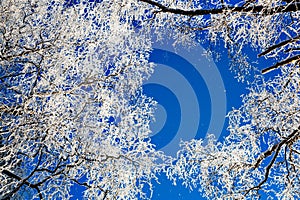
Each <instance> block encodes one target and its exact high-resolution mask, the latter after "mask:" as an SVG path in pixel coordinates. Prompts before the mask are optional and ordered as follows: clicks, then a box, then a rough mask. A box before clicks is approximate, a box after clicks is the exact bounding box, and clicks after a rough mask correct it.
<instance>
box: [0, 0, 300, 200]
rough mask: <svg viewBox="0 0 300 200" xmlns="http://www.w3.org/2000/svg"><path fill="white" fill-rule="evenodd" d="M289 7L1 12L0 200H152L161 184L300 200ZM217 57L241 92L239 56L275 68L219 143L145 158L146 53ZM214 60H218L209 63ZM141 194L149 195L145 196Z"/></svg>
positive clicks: (135, 6)
mask: <svg viewBox="0 0 300 200" xmlns="http://www.w3.org/2000/svg"><path fill="white" fill-rule="evenodd" d="M299 8H300V2H299V1H298V0H285V1H283V0H258V1H252V0H245V1H230V0H227V1H226V0H209V1H194V0H191V1H185V0H172V1H170V0H161V1H156V0H125V1H105V0H103V1H98V0H94V1H71V0H66V1H65V0H5V1H1V0H0V11H1V12H0V13H1V14H0V16H1V17H0V91H1V93H0V108H1V109H0V116H1V118H0V156H1V160H0V198H1V199H10V198H15V199H18V198H22V197H21V196H22V192H23V191H26V193H28V195H30V196H31V197H36V198H40V199H44V198H45V199H52V198H55V199H56V198H60V199H69V198H70V195H71V193H70V188H71V186H72V185H77V186H81V187H84V188H85V192H84V196H85V197H86V198H88V199H94V198H95V199H135V198H151V192H147V191H145V190H147V189H149V190H150V191H151V189H152V184H151V180H155V179H156V174H157V172H163V173H166V174H167V175H168V177H169V178H170V179H171V180H173V181H174V182H175V181H176V180H177V179H178V178H179V179H182V180H183V183H184V184H185V185H186V186H188V187H190V188H191V189H192V188H194V187H199V188H200V190H201V192H202V194H203V195H204V196H205V197H208V198H221V199H224V198H229V199H230V198H258V197H259V196H260V195H261V194H263V193H266V194H272V193H273V194H272V195H273V196H276V197H278V198H282V199H293V198H300V194H299V187H300V184H299V178H300V177H299V174H300V173H299V166H300V164H299V156H300V149H299V145H300V144H299V137H300V134H299V128H300V127H299V120H300V110H299V109H300V101H299V100H300V96H299V94H300V93H299V87H300V86H299V83H300V77H299V75H300V72H299V62H300V54H299V51H300V36H299V32H300V31H299V29H300V24H299V23H300V12H299ZM163 37H172V38H175V43H174V45H176V44H178V43H180V44H184V45H187V46H189V45H193V43H197V42H200V43H201V42H205V41H206V42H208V43H209V44H210V46H209V47H208V48H209V50H210V51H211V52H213V54H214V55H217V54H218V52H216V50H215V49H217V48H215V47H217V46H218V45H223V46H224V47H225V48H227V49H228V54H229V56H230V57H231V60H232V66H231V68H232V70H233V71H235V72H236V75H237V77H238V78H239V79H241V80H243V79H244V77H245V75H247V74H249V73H250V72H251V71H253V70H255V69H254V68H253V67H252V66H251V63H250V60H249V59H248V57H247V54H246V51H245V49H247V48H249V47H250V48H252V49H253V50H254V51H257V52H258V57H264V58H265V59H268V60H270V61H271V62H272V63H273V64H272V65H270V66H262V68H263V70H262V72H263V73H268V72H269V71H271V70H274V69H279V70H278V71H279V73H278V76H275V77H273V78H272V79H271V80H265V79H264V78H263V76H261V75H258V76H256V77H254V78H255V81H254V83H253V84H251V85H250V90H249V93H248V94H245V95H244V97H243V105H242V107H241V108H239V109H234V110H233V111H231V112H230V113H229V114H228V117H229V119H230V122H229V126H228V130H229V135H228V137H226V138H225V139H224V141H223V142H218V141H215V139H214V138H213V136H209V138H208V142H207V144H205V143H204V142H203V141H202V140H192V141H186V142H183V143H182V150H180V151H179V152H178V156H177V158H169V157H167V156H165V155H164V154H163V152H160V151H157V150H155V147H154V145H153V144H151V141H150V139H149V136H150V133H151V131H150V128H149V123H150V121H151V120H152V118H153V110H154V108H155V105H156V102H155V101H153V100H152V99H151V98H150V97H147V96H145V95H144V94H143V91H142V89H141V85H142V83H143V81H144V80H146V79H147V78H148V77H149V76H150V75H151V73H152V72H153V70H154V66H153V64H152V63H149V61H148V58H149V53H150V52H151V49H152V46H151V45H152V41H153V40H154V39H155V40H161V39H162V38H163ZM216 57H217V56H216ZM149 194H150V195H149Z"/></svg>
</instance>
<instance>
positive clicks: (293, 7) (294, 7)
mask: <svg viewBox="0 0 300 200" xmlns="http://www.w3.org/2000/svg"><path fill="white" fill-rule="evenodd" d="M140 1H141V2H145V3H147V4H150V5H152V6H155V7H157V8H159V9H160V10H161V12H166V13H172V14H179V15H188V16H197V15H215V14H221V13H223V12H225V11H231V12H250V13H261V14H267V15H272V14H276V13H285V12H295V11H298V10H299V9H300V3H298V2H296V3H293V4H289V5H281V6H277V7H274V8H272V9H270V8H267V7H265V6H249V7H244V6H242V7H234V6H230V7H224V8H219V9H198V10H183V9H178V8H169V7H167V6H165V5H162V4H160V3H158V2H155V1H152V0H140Z"/></svg>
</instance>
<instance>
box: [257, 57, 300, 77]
mask: <svg viewBox="0 0 300 200" xmlns="http://www.w3.org/2000/svg"><path fill="white" fill-rule="evenodd" d="M297 60H300V55H297V56H293V57H291V58H288V59H286V60H283V61H281V62H278V63H276V64H275V65H273V66H270V67H267V68H265V69H263V70H262V71H261V73H262V74H266V73H268V72H270V71H272V70H274V69H277V68H278V67H280V66H283V65H286V64H289V63H291V62H293V61H297Z"/></svg>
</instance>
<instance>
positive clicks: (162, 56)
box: [144, 45, 246, 200]
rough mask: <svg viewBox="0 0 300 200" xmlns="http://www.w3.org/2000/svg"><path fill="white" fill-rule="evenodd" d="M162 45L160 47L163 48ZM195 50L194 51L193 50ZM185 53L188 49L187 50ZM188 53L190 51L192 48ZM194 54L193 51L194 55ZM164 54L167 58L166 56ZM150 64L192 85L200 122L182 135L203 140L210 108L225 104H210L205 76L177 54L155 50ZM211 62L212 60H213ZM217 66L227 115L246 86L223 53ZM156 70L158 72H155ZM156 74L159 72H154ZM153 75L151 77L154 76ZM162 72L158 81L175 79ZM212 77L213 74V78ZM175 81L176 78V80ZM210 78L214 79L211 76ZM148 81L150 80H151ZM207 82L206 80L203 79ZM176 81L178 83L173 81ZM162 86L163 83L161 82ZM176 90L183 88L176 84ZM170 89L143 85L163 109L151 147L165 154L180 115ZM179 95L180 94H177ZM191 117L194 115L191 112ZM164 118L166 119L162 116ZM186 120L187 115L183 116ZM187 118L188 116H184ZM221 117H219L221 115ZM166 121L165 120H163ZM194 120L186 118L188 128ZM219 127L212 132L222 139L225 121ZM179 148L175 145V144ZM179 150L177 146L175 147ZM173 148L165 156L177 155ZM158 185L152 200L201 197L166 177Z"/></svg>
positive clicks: (151, 84) (162, 176) (208, 122)
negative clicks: (180, 75) (162, 121)
mask: <svg viewBox="0 0 300 200" xmlns="http://www.w3.org/2000/svg"><path fill="white" fill-rule="evenodd" d="M162 46H163V45H162ZM194 50H197V49H194ZM222 50H223V51H224V49H221V51H222ZM187 51H188V50H187ZM190 51H193V49H191V50H190ZM194 53H195V52H194ZM166 54H167V56H166ZM195 55H196V56H197V55H198V56H199V57H200V59H202V60H206V59H207V58H205V56H203V55H201V54H200V55H199V54H195ZM183 56H184V55H183ZM150 61H152V62H154V63H156V64H158V66H157V68H156V69H157V70H158V68H159V67H163V66H160V65H159V64H163V65H166V66H167V67H169V68H172V69H174V70H175V71H177V72H178V73H180V74H182V75H183V76H184V78H185V79H187V81H188V82H189V83H190V84H191V87H192V90H194V92H195V94H196V97H197V100H198V101H197V102H198V106H199V112H200V116H201V117H200V119H199V121H197V122H196V124H197V128H198V129H197V133H196V134H194V133H189V132H188V131H187V132H185V134H186V135H189V134H191V136H190V137H189V136H187V138H189V139H191V138H196V139H199V138H204V137H205V135H206V133H207V131H208V129H209V125H210V123H211V121H213V120H214V118H213V117H212V106H214V105H212V104H213V103H214V104H222V103H224V102H223V101H224V99H219V100H220V101H222V102H220V101H219V102H218V101H214V102H212V100H211V96H210V92H213V91H211V90H214V87H211V88H210V90H209V89H208V88H209V85H207V84H209V83H207V82H205V80H204V77H202V76H203V75H205V73H203V72H202V73H201V74H200V73H198V72H197V70H195V69H193V68H195V66H194V65H193V64H191V63H190V62H189V61H187V60H186V59H185V58H183V57H182V55H180V53H179V54H176V53H174V52H170V51H166V50H162V49H155V50H154V51H153V53H152V54H151V57H150ZM213 62H214V61H213ZM200 63H201V65H202V66H201V67H202V68H203V69H202V70H204V71H205V70H206V71H209V70H210V67H211V66H209V63H206V64H207V66H205V62H204V61H200ZM214 63H215V64H216V67H217V70H218V71H219V72H220V75H221V79H222V81H223V84H224V89H223V90H224V91H223V92H224V93H225V98H226V112H228V111H230V110H231V109H232V107H239V106H240V105H241V98H240V96H241V95H242V94H243V93H245V92H246V90H245V87H246V84H245V83H241V82H238V81H237V80H236V79H235V78H234V74H233V73H232V72H231V71H230V70H229V67H228V66H229V59H228V57H227V54H226V51H224V54H222V56H221V59H220V61H219V62H214ZM158 71H159V70H158ZM155 73H159V72H155ZM155 73H154V75H155ZM162 73H164V74H163V76H159V75H156V76H158V77H159V78H162V79H174V78H173V77H171V76H172V74H171V72H170V73H169V74H168V73H167V72H162ZM212 76H213V75H212ZM175 78H176V77H175ZM211 78H213V77H211ZM150 79H151V78H150ZM206 79H207V77H206ZM155 81H156V82H160V80H157V79H156V80H155ZM176 81H177V82H178V81H180V80H176ZM161 83H164V81H163V80H162V81H161ZM177 87H184V86H182V85H180V84H179V86H178V85H177ZM172 90H173V91H175V92H176V90H175V89H173V88H172V89H171V90H170V89H168V88H167V87H166V86H164V85H160V84H159V83H157V84H155V83H153V82H151V83H150V84H146V85H145V86H144V92H145V93H146V94H147V95H149V96H152V97H153V98H154V99H155V100H156V101H157V102H158V103H159V104H160V105H161V106H162V107H164V108H165V110H164V112H163V115H164V116H163V117H161V116H160V115H162V114H161V113H162V112H157V113H156V118H158V121H157V122H154V125H153V127H154V129H156V128H157V127H155V123H157V124H160V123H161V122H160V121H159V120H165V123H164V124H163V125H161V124H160V125H159V129H160V130H154V132H156V134H155V135H154V136H153V137H152V141H153V143H154V144H156V146H157V148H158V149H162V150H163V151H164V148H163V147H164V146H166V145H168V142H170V141H171V140H172V139H173V138H174V137H175V135H174V134H176V130H177V131H178V127H179V125H178V123H180V119H179V116H180V115H181V112H180V111H181V109H180V105H181V102H179V100H178V99H176V94H174V92H173V93H172ZM179 96H180V94H179ZM186 98H187V99H186V101H187V104H189V99H188V97H186ZM190 114H191V115H193V113H190ZM225 114H226V113H224V114H223V117H224V118H225ZM165 115H166V116H165ZM185 117H186V116H185ZM187 117H188V118H189V116H187ZM221 117H222V116H221ZM163 118H165V119H163ZM193 119H194V118H192V117H191V118H189V119H188V120H189V121H191V122H190V123H192V124H191V125H190V126H193V123H194V124H195V122H194V121H193ZM220 123H221V124H222V127H223V128H222V133H221V134H220V133H215V134H220V135H218V136H219V139H220V140H222V137H224V136H226V127H227V121H226V120H225V122H224V123H223V122H222V121H220ZM177 145H178V144H177ZM178 148H179V147H178ZM178 148H176V147H175V150H173V151H172V150H171V151H170V149H167V151H166V153H167V154H171V155H174V154H176V150H177V149H178ZM159 182H160V183H159V184H158V183H154V193H153V197H152V199H156V200H160V199H178V200H179V199H181V200H190V199H202V198H201V196H200V193H199V192H198V191H197V190H194V191H189V190H188V189H187V188H185V187H184V186H182V185H181V184H180V183H178V184H177V185H176V186H174V185H172V183H171V182H170V181H169V180H167V178H166V177H165V176H164V175H161V176H160V178H159Z"/></svg>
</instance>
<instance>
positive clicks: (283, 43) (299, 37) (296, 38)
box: [258, 35, 300, 57]
mask: <svg viewBox="0 0 300 200" xmlns="http://www.w3.org/2000/svg"><path fill="white" fill-rule="evenodd" d="M298 39H300V35H298V36H296V37H294V38H292V39H289V40H285V41H283V42H280V43H278V44H276V45H273V46H271V47H269V48H268V49H267V50H266V51H264V52H262V53H260V54H258V57H261V56H264V55H266V54H268V53H270V52H271V51H273V50H275V49H277V48H279V47H282V46H285V45H287V44H289V43H293V42H295V41H297V40H298Z"/></svg>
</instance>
